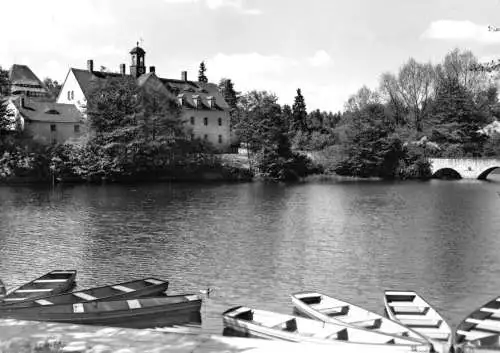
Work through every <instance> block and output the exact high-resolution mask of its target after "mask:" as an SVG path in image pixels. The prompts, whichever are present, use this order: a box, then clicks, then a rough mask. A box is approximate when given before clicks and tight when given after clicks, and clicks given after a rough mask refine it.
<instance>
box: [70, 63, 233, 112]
mask: <svg viewBox="0 0 500 353" xmlns="http://www.w3.org/2000/svg"><path fill="white" fill-rule="evenodd" d="M70 70H71V72H73V74H74V75H75V78H76V80H77V81H78V84H79V85H80V87H81V89H82V91H83V94H84V95H85V97H86V98H88V96H89V94H90V91H91V90H92V88H93V86H94V84H99V85H101V84H104V83H105V82H106V81H107V80H109V79H110V78H112V77H119V76H122V74H120V73H114V72H100V71H93V72H90V71H88V70H81V69H74V68H71V69H70ZM126 76H130V75H126ZM151 78H153V81H156V80H158V81H159V82H161V83H162V84H163V86H164V87H165V88H166V89H167V91H168V92H169V93H170V94H171V95H172V96H174V97H176V96H177V95H179V94H184V105H183V106H184V107H185V108H190V109H194V107H195V105H194V102H193V98H192V96H193V95H198V96H199V97H200V100H201V104H200V106H199V107H198V109H210V108H209V107H210V106H209V104H208V97H213V99H214V103H215V105H214V108H215V109H217V110H226V109H229V106H228V105H227V103H226V101H225V100H224V97H223V96H222V94H221V93H220V91H219V88H218V87H217V85H216V84H213V83H202V82H195V81H184V80H176V79H168V78H159V77H158V76H156V74H155V73H154V72H149V73H147V74H144V75H141V76H139V78H138V79H137V84H138V85H139V86H144V85H145V84H146V82H148V87H153V84H152V83H151V82H153V81H151ZM156 89H157V90H162V89H161V88H160V87H157V88H156Z"/></svg>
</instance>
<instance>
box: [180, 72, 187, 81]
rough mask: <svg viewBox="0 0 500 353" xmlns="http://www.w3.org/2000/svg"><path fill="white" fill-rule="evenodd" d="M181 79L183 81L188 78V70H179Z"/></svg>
mask: <svg viewBox="0 0 500 353" xmlns="http://www.w3.org/2000/svg"><path fill="white" fill-rule="evenodd" d="M181 80H182V81H184V82H187V80H188V72H187V71H181Z"/></svg>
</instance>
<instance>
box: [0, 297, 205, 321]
mask: <svg viewBox="0 0 500 353" xmlns="http://www.w3.org/2000/svg"><path fill="white" fill-rule="evenodd" d="M201 302H202V301H201V298H200V296H198V295H196V294H187V295H174V296H164V297H150V298H136V299H125V300H109V301H91V302H85V303H75V304H58V305H48V306H38V307H28V308H7V307H4V308H2V310H0V318H1V319H5V318H9V319H17V320H31V321H49V322H61V323H72V324H79V325H100V326H112V327H126V328H155V327H162V326H170V325H179V324H183V323H200V322H201V317H200V307H201Z"/></svg>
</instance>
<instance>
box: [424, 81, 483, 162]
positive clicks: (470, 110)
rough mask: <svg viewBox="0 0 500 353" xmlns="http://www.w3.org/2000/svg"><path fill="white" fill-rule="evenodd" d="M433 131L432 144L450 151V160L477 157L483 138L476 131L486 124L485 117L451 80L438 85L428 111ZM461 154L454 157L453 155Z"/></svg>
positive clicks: (470, 96) (467, 95) (462, 88)
mask: <svg viewBox="0 0 500 353" xmlns="http://www.w3.org/2000/svg"><path fill="white" fill-rule="evenodd" d="M432 119H433V123H434V126H435V127H434V128H433V130H432V141H435V142H437V143H439V144H441V145H443V146H444V148H443V149H444V151H445V152H444V153H445V156H446V150H447V149H450V151H451V150H453V153H452V154H453V155H452V156H453V157H461V156H463V155H475V156H477V155H480V153H481V151H482V143H483V142H484V140H485V139H484V137H482V135H481V134H480V133H479V130H480V129H481V128H482V127H483V126H484V125H485V124H486V122H487V116H485V114H483V113H482V112H481V111H479V110H478V109H477V107H476V106H475V104H474V100H473V98H472V93H471V92H469V91H468V90H467V89H466V88H465V87H464V86H463V85H461V84H460V82H459V79H458V77H456V76H452V77H449V78H447V79H443V80H441V81H440V84H439V87H438V90H437V94H436V99H435V102H434V104H433V109H432ZM458 150H461V151H462V152H460V153H459V155H457V153H458V152H457V151H458Z"/></svg>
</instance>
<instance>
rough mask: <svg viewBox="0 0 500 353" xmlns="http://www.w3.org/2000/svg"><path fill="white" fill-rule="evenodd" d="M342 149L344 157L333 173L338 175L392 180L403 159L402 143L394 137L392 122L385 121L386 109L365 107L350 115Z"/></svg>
mask: <svg viewBox="0 0 500 353" xmlns="http://www.w3.org/2000/svg"><path fill="white" fill-rule="evenodd" d="M349 125H350V126H349V130H348V132H347V138H348V140H347V144H346V146H345V148H346V151H345V154H346V156H347V157H346V158H344V159H343V160H341V161H340V163H339V164H338V165H337V167H336V168H335V171H336V172H337V173H338V174H340V175H350V176H359V177H382V178H394V177H395V176H396V175H397V173H398V167H399V161H400V159H401V158H402V157H403V156H404V152H403V144H402V142H401V140H400V139H399V137H398V136H396V135H395V134H394V127H395V124H394V121H391V120H388V119H387V116H386V115H385V107H384V106H383V105H381V104H368V105H366V106H365V107H364V108H363V109H361V110H358V111H356V112H354V113H352V119H351V120H350V122H349Z"/></svg>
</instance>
